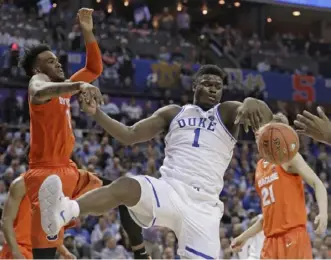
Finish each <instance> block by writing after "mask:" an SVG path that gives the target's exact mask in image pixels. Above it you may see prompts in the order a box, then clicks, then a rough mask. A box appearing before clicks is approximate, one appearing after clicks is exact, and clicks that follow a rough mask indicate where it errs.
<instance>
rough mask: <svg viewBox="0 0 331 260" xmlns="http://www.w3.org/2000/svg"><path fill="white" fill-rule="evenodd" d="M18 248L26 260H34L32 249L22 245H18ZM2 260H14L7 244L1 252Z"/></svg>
mask: <svg viewBox="0 0 331 260" xmlns="http://www.w3.org/2000/svg"><path fill="white" fill-rule="evenodd" d="M18 247H19V250H20V252H21V254H22V255H23V256H24V258H25V259H33V255H32V248H30V247H27V246H22V245H18ZM0 259H13V255H12V252H11V251H10V248H9V246H8V245H7V244H6V245H4V247H3V248H2V250H1V252H0Z"/></svg>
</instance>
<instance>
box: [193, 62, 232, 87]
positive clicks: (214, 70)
mask: <svg viewBox="0 0 331 260" xmlns="http://www.w3.org/2000/svg"><path fill="white" fill-rule="evenodd" d="M207 74H210V75H215V76H219V77H220V78H221V79H222V80H223V84H224V85H227V80H228V75H227V73H226V72H225V71H224V70H223V69H221V68H219V67H218V66H216V65H212V64H208V65H203V66H201V67H200V69H199V70H198V71H197V72H196V73H195V74H194V76H193V85H195V84H197V80H198V78H199V77H201V76H203V75H207Z"/></svg>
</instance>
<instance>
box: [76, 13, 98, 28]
mask: <svg viewBox="0 0 331 260" xmlns="http://www.w3.org/2000/svg"><path fill="white" fill-rule="evenodd" d="M93 11H94V10H93V9H89V8H81V9H79V11H78V13H77V19H78V21H79V24H80V28H81V29H82V30H84V31H92V30H93V17H92V13H93Z"/></svg>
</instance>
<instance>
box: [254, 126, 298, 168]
mask: <svg viewBox="0 0 331 260" xmlns="http://www.w3.org/2000/svg"><path fill="white" fill-rule="evenodd" d="M257 139H258V140H257V143H258V150H259V153H260V156H261V157H262V158H263V159H265V160H266V161H268V162H271V163H274V164H277V165H280V164H283V163H286V162H289V161H290V160H292V159H293V157H294V156H295V155H296V153H297V152H298V150H299V146H300V144H299V137H298V135H297V133H296V132H295V131H294V129H293V128H292V127H290V126H288V125H286V124H283V123H269V124H267V125H265V126H263V127H262V128H261V129H260V130H259V131H258V133H257Z"/></svg>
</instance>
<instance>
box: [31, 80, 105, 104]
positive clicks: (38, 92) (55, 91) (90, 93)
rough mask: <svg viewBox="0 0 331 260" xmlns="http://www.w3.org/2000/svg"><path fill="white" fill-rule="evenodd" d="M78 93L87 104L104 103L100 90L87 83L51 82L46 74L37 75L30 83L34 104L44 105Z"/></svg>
mask: <svg viewBox="0 0 331 260" xmlns="http://www.w3.org/2000/svg"><path fill="white" fill-rule="evenodd" d="M77 93H82V94H83V96H84V97H85V101H86V102H87V103H89V102H91V100H92V99H95V100H96V102H97V104H98V105H100V104H102V102H103V101H102V95H101V92H100V90H99V89H98V88H97V87H95V86H93V85H91V84H88V83H85V82H50V81H49V79H48V77H47V76H46V75H45V74H37V75H34V76H33V77H32V79H31V80H30V83H29V96H30V102H31V103H32V104H37V105H39V104H44V103H46V102H48V101H50V100H51V99H52V98H54V97H59V96H61V95H64V94H70V95H74V94H77Z"/></svg>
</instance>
